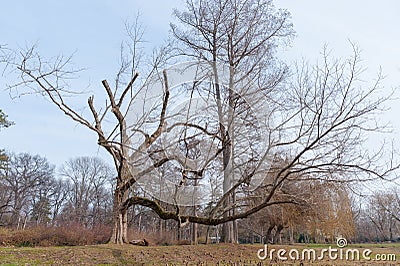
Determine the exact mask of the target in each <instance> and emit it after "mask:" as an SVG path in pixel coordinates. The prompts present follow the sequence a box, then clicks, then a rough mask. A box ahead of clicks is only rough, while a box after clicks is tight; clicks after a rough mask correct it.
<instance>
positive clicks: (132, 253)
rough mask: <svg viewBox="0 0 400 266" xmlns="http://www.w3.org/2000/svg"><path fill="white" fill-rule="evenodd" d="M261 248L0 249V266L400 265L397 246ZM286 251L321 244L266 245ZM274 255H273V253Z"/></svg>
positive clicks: (105, 247)
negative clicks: (264, 252)
mask: <svg viewBox="0 0 400 266" xmlns="http://www.w3.org/2000/svg"><path fill="white" fill-rule="evenodd" d="M262 247H263V246H262V245H228V244H213V245H198V246H189V245H187V246H149V247H141V246H132V245H125V246H118V245H92V246H74V247H36V248H32V247H29V248H26V247H2V248H0V265H221V266H222V265H314V266H316V265H400V245H399V244H365V245H352V246H349V247H347V248H356V249H360V252H362V250H363V249H366V248H368V249H371V250H372V255H371V258H372V257H373V256H374V255H375V254H396V261H381V262H378V261H376V260H371V261H366V260H360V261H345V260H328V259H324V260H322V261H321V260H316V261H309V260H305V261H301V260H299V261H293V260H288V261H280V260H277V259H274V260H272V261H271V260H269V259H266V260H263V261H261V260H260V259H259V258H258V257H257V251H258V250H259V249H260V248H262ZM268 248H269V249H272V248H274V249H276V250H278V249H280V248H283V249H285V250H288V251H289V250H290V249H298V250H300V251H301V250H303V249H305V248H308V249H315V250H316V251H317V253H318V252H320V251H321V250H322V249H323V248H328V246H324V245H286V246H276V245H274V246H269V247H268ZM275 255H276V254H275Z"/></svg>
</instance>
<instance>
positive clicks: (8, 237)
mask: <svg viewBox="0 0 400 266" xmlns="http://www.w3.org/2000/svg"><path fill="white" fill-rule="evenodd" d="M110 232H111V230H110V228H109V227H104V226H103V227H95V228H85V227H84V226H81V225H69V226H60V227H33V228H27V229H25V230H15V229H10V228H0V244H1V245H7V246H9V245H13V246H24V247H35V246H77V245H93V244H103V243H106V242H107V241H108V239H109V236H110Z"/></svg>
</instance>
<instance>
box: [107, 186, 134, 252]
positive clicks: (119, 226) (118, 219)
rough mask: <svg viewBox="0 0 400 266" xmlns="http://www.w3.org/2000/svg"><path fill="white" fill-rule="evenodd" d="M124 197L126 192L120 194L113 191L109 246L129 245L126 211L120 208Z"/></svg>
mask: <svg viewBox="0 0 400 266" xmlns="http://www.w3.org/2000/svg"><path fill="white" fill-rule="evenodd" d="M126 197H127V193H126V192H125V193H121V192H120V191H119V190H118V189H116V190H115V192H114V204H113V229H112V233H111V238H110V241H109V243H110V244H125V243H129V241H128V216H127V210H126V209H122V208H121V206H122V203H123V199H126Z"/></svg>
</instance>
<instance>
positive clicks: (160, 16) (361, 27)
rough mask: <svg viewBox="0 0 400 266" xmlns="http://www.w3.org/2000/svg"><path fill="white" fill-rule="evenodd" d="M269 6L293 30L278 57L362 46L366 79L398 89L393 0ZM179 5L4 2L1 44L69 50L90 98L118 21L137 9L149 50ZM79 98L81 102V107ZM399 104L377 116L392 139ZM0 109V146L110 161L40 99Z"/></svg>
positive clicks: (105, 0) (111, 68)
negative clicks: (282, 12)
mask: <svg viewBox="0 0 400 266" xmlns="http://www.w3.org/2000/svg"><path fill="white" fill-rule="evenodd" d="M275 5H276V6H277V7H278V8H287V9H288V10H289V11H290V12H291V13H292V17H293V23H294V28H295V30H296V32H297V37H296V38H295V40H294V42H293V46H292V47H291V48H290V49H286V50H285V51H281V54H282V56H283V57H284V58H285V59H287V60H290V61H292V60H296V59H301V58H302V57H303V58H307V59H309V60H310V61H311V62H313V61H315V60H316V59H317V57H318V56H319V52H320V51H321V49H322V47H323V45H324V44H325V43H327V44H328V45H329V47H330V48H331V49H332V55H335V56H338V57H343V56H346V55H349V54H350V52H351V46H350V43H349V40H351V41H353V42H355V43H357V44H358V45H359V46H360V48H361V49H362V58H363V59H364V64H365V66H367V67H368V72H367V73H368V74H371V75H372V74H374V73H376V72H377V71H378V69H379V66H382V68H383V71H384V73H385V74H386V75H387V78H386V80H385V85H386V87H387V89H390V88H392V87H395V86H398V85H400V51H399V47H400V28H399V25H400V16H398V12H399V11H400V2H398V1H396V0H385V1H381V2H377V1H371V0H367V1H365V0H363V1H361V0H354V1H348V0H347V1H345V0H339V1H318V0H302V1H293V0H278V1H275ZM181 6H182V1H181V0H173V1H171V0H169V1H155V0H147V1H139V0H131V1H129V0H121V1H115V0H98V1H77V0H72V1H51V0H47V1H44V0H40V1H22V0H14V1H5V2H4V3H2V7H1V9H2V15H1V16H0V44H8V45H9V46H10V47H16V46H21V47H24V46H26V45H30V44H32V43H38V46H39V50H40V51H41V52H42V53H43V55H44V56H46V57H51V56H55V55H58V54H60V53H63V54H67V55H68V54H71V53H73V52H75V55H74V59H73V61H74V63H75V65H76V66H77V67H84V68H86V71H85V72H83V73H81V74H80V79H79V80H78V82H77V83H76V85H77V86H82V87H83V88H84V89H86V87H87V86H88V85H90V90H92V91H93V93H94V94H96V91H98V90H101V89H102V87H101V80H102V79H105V78H106V79H109V80H112V79H113V78H114V74H115V73H116V71H117V67H118V53H119V45H120V43H121V41H122V40H123V39H124V37H125V36H124V21H129V20H132V19H133V18H134V17H135V14H136V13H137V12H140V13H141V21H142V23H143V25H144V26H145V28H146V40H148V47H153V46H154V45H155V44H160V43H161V42H162V41H163V40H164V39H165V38H166V37H167V36H168V30H169V26H168V23H169V21H171V19H172V15H171V13H172V9H173V8H175V7H178V8H179V7H181ZM7 83H12V81H11V80H7V79H6V77H4V76H2V77H0V86H2V88H4V86H5V84H7ZM86 98H87V96H84V97H83V98H82V99H81V100H82V102H83V104H84V102H85V101H86ZM399 101H400V100H398V101H396V102H393V104H392V106H391V107H392V109H391V110H390V111H389V112H388V113H387V114H386V116H385V117H384V119H387V120H390V121H391V122H392V124H393V127H394V129H395V131H396V133H395V135H394V136H395V137H397V138H398V136H399V132H400V116H399V114H400V102H399ZM0 108H2V109H3V110H4V111H5V112H6V113H7V114H8V115H9V118H10V119H11V120H13V121H15V123H16V125H14V126H13V127H11V128H9V129H5V130H2V131H1V132H0V147H4V148H6V149H7V150H9V151H14V152H30V153H35V154H40V155H42V156H46V157H47V158H48V159H49V161H50V162H52V163H54V164H56V165H60V164H62V163H63V162H64V161H66V160H67V159H69V158H72V157H75V156H81V155H88V156H93V155H94V156H96V155H98V156H101V157H103V158H104V159H106V160H107V161H110V160H109V157H108V155H107V154H106V153H105V152H103V151H102V150H101V149H99V148H98V146H97V144H96V143H97V138H96V136H95V135H94V134H93V133H91V132H89V131H88V130H86V129H85V128H83V127H81V126H79V125H76V123H73V122H71V121H70V120H69V119H68V118H67V117H65V116H64V115H63V114H62V113H61V112H59V111H58V110H57V108H55V107H53V106H52V105H51V104H50V103H48V102H47V101H46V100H44V99H43V98H41V97H39V96H27V97H23V98H20V99H16V100H11V99H10V97H9V95H8V93H7V92H5V91H3V90H0Z"/></svg>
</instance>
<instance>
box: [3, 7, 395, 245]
mask: <svg viewBox="0 0 400 266" xmlns="http://www.w3.org/2000/svg"><path fill="white" fill-rule="evenodd" d="M176 15H177V18H178V19H179V20H180V23H181V25H183V26H185V27H186V29H187V30H182V29H181V28H179V26H172V30H173V33H174V36H175V37H176V38H177V39H178V40H180V41H181V45H179V46H178V47H177V50H176V51H178V55H181V56H186V55H187V56H189V57H190V58H194V59H195V62H191V63H186V64H183V65H179V64H178V65H175V66H173V67H170V68H167V69H165V70H164V71H160V69H161V68H162V66H163V63H165V58H166V55H167V54H168V53H167V51H166V49H161V50H159V51H158V53H157V54H156V55H155V56H154V57H153V59H154V60H152V64H151V67H150V68H149V69H148V70H147V71H143V72H144V73H147V74H144V75H143V74H142V75H141V78H140V77H139V75H138V74H137V71H138V65H137V63H138V55H139V54H140V53H137V52H138V51H140V49H139V47H138V45H139V44H141V36H142V31H141V30H140V27H127V29H128V32H129V33H130V34H129V38H130V41H131V42H130V44H132V43H133V44H134V45H133V46H132V45H130V46H129V47H131V48H132V49H130V50H129V49H128V53H127V54H126V53H123V51H126V49H125V48H126V46H125V45H123V46H122V49H121V50H122V53H121V55H122V56H121V63H122V64H121V68H120V69H119V71H118V72H117V75H116V79H115V82H113V83H114V84H112V85H110V84H109V82H108V81H107V80H103V81H102V82H101V83H102V85H103V88H104V91H105V92H106V99H102V100H100V101H96V103H97V102H102V103H105V104H104V105H103V106H99V105H97V104H95V100H94V96H90V97H89V98H88V100H87V105H88V107H89V108H88V112H81V111H78V110H79V109H76V108H74V107H73V105H72V104H71V103H70V102H68V100H69V99H70V98H68V97H66V96H69V95H71V93H72V92H73V90H72V88H71V87H70V86H69V84H68V78H70V77H71V75H73V74H74V73H75V70H74V69H72V68H71V65H70V58H64V57H58V58H56V59H52V60H45V59H44V58H43V57H42V56H41V55H40V54H39V53H38V52H37V51H36V49H35V48H34V47H33V48H32V49H27V50H24V51H16V52H11V54H12V55H10V56H7V58H8V60H7V63H8V67H9V68H13V69H14V70H15V72H14V73H18V75H19V76H18V82H17V83H16V84H14V85H13V86H10V90H15V89H17V88H18V89H21V90H23V91H19V93H24V92H28V93H32V92H36V93H40V94H42V95H44V96H45V97H47V99H49V100H50V101H51V102H52V103H53V104H54V105H55V106H57V107H58V108H59V109H60V110H61V111H62V112H63V113H64V114H65V115H66V116H68V117H69V118H71V119H72V120H74V121H76V122H77V123H79V124H81V125H83V126H84V127H86V128H88V129H89V130H91V131H93V132H95V133H96V135H97V141H98V144H99V145H100V146H102V147H103V148H104V149H105V150H106V151H107V152H108V153H109V154H110V155H111V157H112V159H113V161H114V167H115V169H116V172H117V175H116V177H115V184H116V186H115V190H114V194H113V202H114V203H113V231H112V236H111V239H110V242H112V243H120V244H122V243H126V242H128V239H127V226H128V221H127V211H128V209H129V208H130V207H132V206H134V205H141V206H144V207H148V208H150V209H152V210H153V211H154V212H155V213H157V214H158V216H159V217H160V218H161V219H164V220H167V219H172V220H176V221H177V222H178V225H179V226H184V225H185V224H187V223H189V222H191V223H197V224H205V225H218V224H225V226H224V241H228V242H236V241H237V236H235V234H236V232H235V231H236V230H235V226H236V225H235V223H232V222H233V221H235V220H237V219H242V218H246V217H249V216H250V215H252V214H254V213H256V212H258V211H260V210H262V209H263V208H266V207H268V206H272V205H276V204H283V203H286V204H289V203H292V204H295V203H296V199H295V198H294V197H292V196H291V195H287V194H285V193H284V191H283V190H282V188H283V187H284V186H283V184H284V183H285V182H286V181H288V180H292V179H296V180H301V179H302V178H304V179H317V180H318V179H324V180H330V181H335V182H350V181H360V180H371V179H374V178H388V177H389V176H390V174H391V173H392V171H393V170H394V169H396V168H397V165H396V164H395V162H394V159H393V158H392V157H388V158H387V157H384V155H385V154H383V150H380V151H378V152H377V153H375V154H368V152H367V151H366V149H364V147H363V145H364V143H365V139H364V137H365V136H366V134H367V133H368V132H371V131H379V130H380V129H381V127H379V125H377V124H376V123H373V121H374V119H375V118H376V114H377V113H378V112H379V111H380V110H382V105H383V104H384V103H385V101H386V100H387V99H389V96H387V97H386V96H382V94H381V93H380V81H381V77H380V76H378V78H377V80H376V81H375V82H374V83H372V84H368V83H363V82H361V80H360V77H361V74H362V73H361V69H360V66H359V52H358V50H357V49H355V50H354V54H353V56H352V57H350V58H349V59H347V60H344V61H335V60H331V59H330V58H329V56H328V55H326V54H324V56H323V60H322V63H321V64H319V65H316V66H310V65H307V64H303V65H300V66H299V67H298V68H297V69H295V70H297V71H295V73H293V75H292V77H290V78H288V79H286V77H288V76H287V74H288V68H287V67H286V66H285V65H283V64H279V63H278V62H277V61H276V60H274V56H273V55H274V47H276V46H277V45H278V44H280V43H281V42H284V41H285V40H288V38H290V36H291V35H292V26H291V23H290V21H289V14H288V13H287V12H284V11H276V10H275V9H274V8H273V6H272V4H271V2H270V1H262V0H259V1H256V0H249V1H234V0H229V1H216V0H199V1H187V11H185V12H176ZM182 44H183V45H182ZM175 58H178V59H179V57H175ZM221 65H222V67H221ZM182 73H184V74H190V75H191V77H190V78H187V77H186V76H185V75H182ZM182 79H183V80H182ZM27 89H28V90H27ZM371 121H372V122H371ZM277 159H279V160H280V161H282V162H281V163H280V164H279V167H274V164H272V166H271V164H270V163H269V162H271V161H272V162H273V161H274V160H277ZM382 159H386V160H382ZM270 166H271V167H270ZM255 180H256V181H257V180H259V181H260V182H255V183H256V184H259V185H260V186H261V187H262V188H263V189H264V193H262V194H261V195H260V194H254V189H252V187H251V184H254V181H255ZM138 184H139V186H137V185H138ZM206 184H208V186H206ZM279 192H281V193H279ZM207 193H208V195H207ZM188 196H190V197H188ZM254 197H257V200H254ZM205 205H206V206H205ZM228 222H231V223H228Z"/></svg>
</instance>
